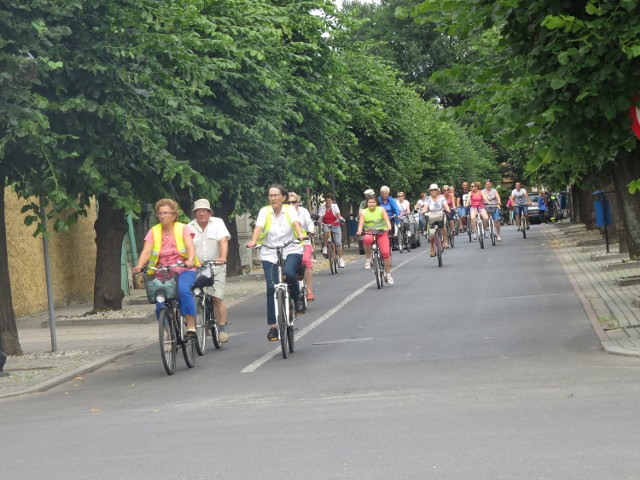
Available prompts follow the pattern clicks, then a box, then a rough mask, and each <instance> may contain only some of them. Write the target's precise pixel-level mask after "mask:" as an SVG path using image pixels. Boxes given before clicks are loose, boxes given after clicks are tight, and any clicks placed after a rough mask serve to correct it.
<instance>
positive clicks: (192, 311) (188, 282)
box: [156, 270, 196, 318]
mask: <svg viewBox="0 0 640 480" xmlns="http://www.w3.org/2000/svg"><path fill="white" fill-rule="evenodd" d="M176 281H177V283H178V301H179V302H180V314H181V315H182V316H185V315H192V316H194V317H195V316H196V299H195V298H194V297H193V292H192V291H191V289H192V288H193V283H194V282H195V281H196V272H195V270H185V271H184V272H182V273H181V274H180V275H178V278H177V279H176ZM162 307H164V302H163V303H156V318H159V317H160V310H161V309H162Z"/></svg>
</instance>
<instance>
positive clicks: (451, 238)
mask: <svg viewBox="0 0 640 480" xmlns="http://www.w3.org/2000/svg"><path fill="white" fill-rule="evenodd" d="M454 228H455V227H454ZM447 236H448V237H449V248H453V246H454V244H455V238H456V235H455V231H454V230H452V229H451V225H449V229H448V230H447Z"/></svg>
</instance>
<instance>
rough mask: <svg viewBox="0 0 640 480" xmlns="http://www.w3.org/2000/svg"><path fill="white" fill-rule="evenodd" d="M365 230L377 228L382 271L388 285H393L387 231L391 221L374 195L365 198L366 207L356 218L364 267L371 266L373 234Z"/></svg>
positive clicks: (389, 228)
mask: <svg viewBox="0 0 640 480" xmlns="http://www.w3.org/2000/svg"><path fill="white" fill-rule="evenodd" d="M367 230H379V231H381V232H380V233H378V248H379V249H380V254H381V255H382V259H383V260H384V272H385V277H386V279H387V283H388V284H389V285H393V278H392V277H391V244H390V243H389V235H388V232H389V231H390V230H391V222H390V221H389V216H388V215H387V211H386V210H385V209H384V208H382V207H380V206H379V205H378V202H377V200H376V197H375V196H374V195H371V196H370V197H369V198H368V199H367V208H365V209H364V210H363V211H362V212H361V215H360V218H359V220H358V232H357V234H358V235H363V234H364V238H363V239H362V243H363V244H364V254H365V261H364V268H366V269H369V268H371V244H372V243H373V234H371V233H366V232H367Z"/></svg>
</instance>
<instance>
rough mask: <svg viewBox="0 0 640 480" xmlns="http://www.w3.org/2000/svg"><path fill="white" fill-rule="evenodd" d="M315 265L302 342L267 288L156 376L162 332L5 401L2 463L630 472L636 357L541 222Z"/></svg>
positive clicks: (575, 474)
mask: <svg viewBox="0 0 640 480" xmlns="http://www.w3.org/2000/svg"><path fill="white" fill-rule="evenodd" d="M503 233H504V234H503V239H504V241H503V244H502V245H499V246H497V247H492V246H491V245H487V246H486V247H485V250H480V249H479V246H478V243H477V242H473V243H469V242H468V241H467V240H466V237H459V239H458V242H457V244H456V248H455V249H453V250H451V251H448V252H447V253H446V255H445V258H444V266H443V267H442V268H440V269H439V268H438V267H437V265H436V262H435V259H432V258H428V250H427V249H426V248H425V247H424V243H423V247H422V248H419V249H417V250H415V251H412V252H410V253H404V254H402V255H400V254H398V253H394V264H395V270H394V279H395V285H393V286H385V287H384V288H383V289H382V290H378V289H377V288H376V286H375V284H374V283H373V280H374V278H373V274H372V273H371V271H366V270H364V269H363V266H362V262H359V263H358V264H355V263H354V264H350V265H349V266H348V268H346V269H344V270H340V272H339V274H338V275H337V276H332V275H331V274H330V273H329V272H322V273H319V274H318V275H317V276H316V281H315V286H316V289H317V291H316V297H317V301H316V302H314V303H312V304H311V308H310V310H309V311H308V313H307V314H306V315H304V316H302V317H300V319H299V322H298V326H299V331H298V338H297V341H296V352H295V353H293V354H292V355H291V356H290V358H288V359H287V360H283V359H282V357H281V355H280V353H279V351H278V350H277V348H276V347H277V346H279V344H276V343H270V342H267V340H266V332H267V327H266V317H265V314H264V308H265V299H264V297H262V296H259V297H256V298H255V299H253V300H252V301H248V302H244V303H243V304H241V305H238V306H236V307H234V309H233V310H232V311H231V312H230V321H231V322H232V326H231V327H230V328H229V329H228V332H229V333H230V334H232V335H231V341H230V343H229V344H228V346H225V347H224V348H223V349H222V350H219V351H214V350H213V349H212V348H211V347H210V350H209V352H208V353H207V355H206V356H204V357H200V358H199V359H198V364H197V365H196V367H195V368H194V369H191V370H188V369H187V368H186V367H185V365H184V362H183V361H182V358H178V369H177V372H176V374H175V375H173V376H172V377H168V376H167V375H166V374H165V373H164V370H163V368H162V365H161V362H160V358H159V352H158V351H157V350H158V348H157V347H156V346H154V347H153V348H149V349H147V350H144V351H140V352H139V353H137V354H135V355H131V356H129V357H125V358H121V359H120V360H118V361H116V362H114V363H113V364H111V365H109V366H107V367H104V368H102V369H100V370H99V371H97V372H94V373H91V374H88V375H86V376H85V377H83V378H82V379H77V380H76V381H74V382H69V383H67V384H63V385H61V386H60V387H57V388H54V389H52V390H50V391H48V392H46V393H41V394H34V395H30V396H27V397H20V398H15V399H8V400H5V401H3V402H1V403H0V412H1V415H0V417H1V418H0V432H2V438H3V440H2V447H1V448H0V459H1V461H2V467H1V468H2V470H1V471H2V477H3V478H48V479H168V478H173V479H183V478H184V479H205V478H207V479H209V478H228V479H252V480H253V479H294V478H295V479H323V480H326V479H343V478H349V479H351V478H353V479H424V478H434V479H439V478H442V479H516V478H518V479H519V478H522V479H556V478H557V479H573V478H576V479H578V478H579V479H608V478H611V479H637V478H639V476H640V474H639V473H638V471H639V469H638V467H640V454H639V453H638V448H637V437H638V434H637V430H638V429H637V427H638V424H639V421H638V415H637V414H636V412H635V411H634V410H633V408H634V407H635V406H636V405H637V401H638V398H639V395H640V392H639V390H640V381H639V380H638V378H639V377H640V375H639V374H640V363H639V362H638V360H637V359H632V358H624V357H614V356H607V355H606V354H604V353H603V352H602V351H601V349H600V348H599V343H598V339H597V337H596V335H595V334H594V332H593V329H592V327H591V324H590V323H589V321H588V319H587V317H586V315H585V312H584V310H583V308H582V306H581V304H580V302H579V300H578V298H577V296H576V294H575V293H574V291H573V290H572V287H571V285H570V283H569V281H568V280H567V278H566V276H565V274H564V272H563V270H562V267H561V266H560V265H559V263H558V261H557V259H556V257H555V254H554V252H553V250H551V249H549V248H548V246H547V245H546V238H545V236H544V234H543V233H542V232H541V230H540V227H537V226H534V227H532V230H531V231H530V235H529V238H528V239H527V240H523V239H522V237H521V236H520V235H518V234H517V233H516V232H515V230H514V229H505V230H504V232H503Z"/></svg>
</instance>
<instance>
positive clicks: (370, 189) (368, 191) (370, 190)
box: [358, 188, 376, 214]
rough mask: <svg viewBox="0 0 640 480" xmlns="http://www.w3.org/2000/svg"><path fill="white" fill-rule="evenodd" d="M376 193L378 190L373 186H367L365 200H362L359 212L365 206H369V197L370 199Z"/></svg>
mask: <svg viewBox="0 0 640 480" xmlns="http://www.w3.org/2000/svg"><path fill="white" fill-rule="evenodd" d="M375 194H376V192H375V191H374V190H373V188H367V189H366V190H365V191H364V200H362V201H361V202H360V208H359V209H358V214H359V213H360V212H361V211H362V210H364V209H365V208H367V199H368V198H369V197H370V196H372V195H374V196H375Z"/></svg>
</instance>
